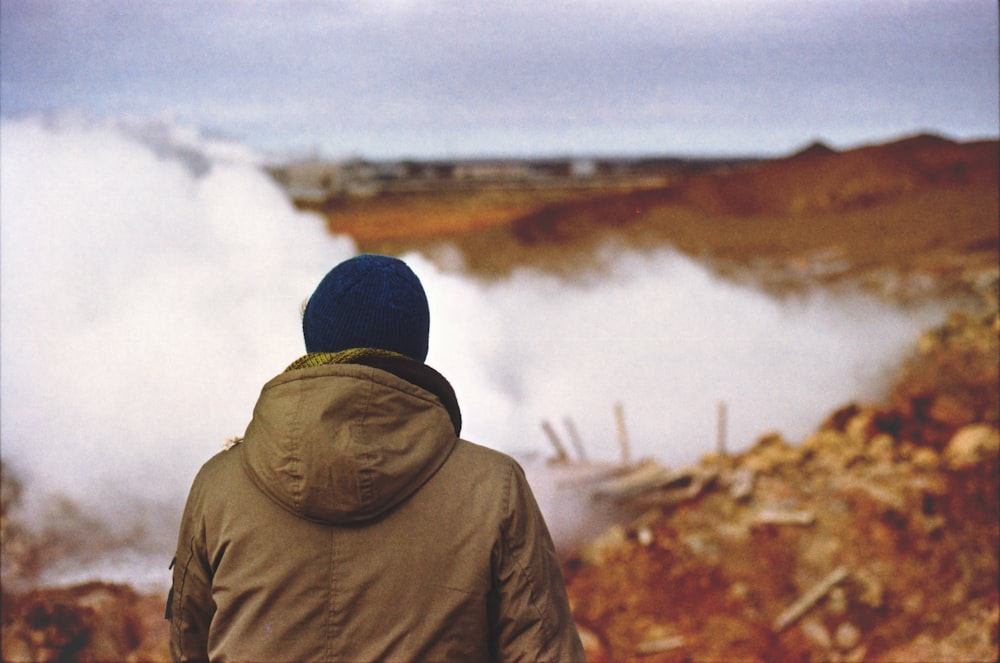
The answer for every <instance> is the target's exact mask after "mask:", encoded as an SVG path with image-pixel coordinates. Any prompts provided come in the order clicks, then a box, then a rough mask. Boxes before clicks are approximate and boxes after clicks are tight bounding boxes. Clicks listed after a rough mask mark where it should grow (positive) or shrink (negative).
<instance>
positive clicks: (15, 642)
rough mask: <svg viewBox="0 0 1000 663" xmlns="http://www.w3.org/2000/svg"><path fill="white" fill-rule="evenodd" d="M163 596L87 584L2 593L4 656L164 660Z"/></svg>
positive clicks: (37, 660)
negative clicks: (17, 592)
mask: <svg viewBox="0 0 1000 663" xmlns="http://www.w3.org/2000/svg"><path fill="white" fill-rule="evenodd" d="M164 605H165V604H164V601H163V597H158V596H157V597H150V596H141V595H140V594H138V593H136V592H135V591H134V590H133V589H131V588H129V587H125V586H122V585H109V584H104V583H88V584H86V585H79V586H76V587H69V588H65V589H43V590H35V591H31V592H28V593H26V594H21V595H11V594H7V593H6V592H5V593H4V595H3V644H2V653H3V660H4V661H10V662H13V661H32V662H35V663H40V662H43V661H116V662H118V661H121V662H122V663H124V662H126V661H166V660H170V657H169V654H168V651H167V637H168V629H167V622H166V621H165V620H164V619H163V611H164Z"/></svg>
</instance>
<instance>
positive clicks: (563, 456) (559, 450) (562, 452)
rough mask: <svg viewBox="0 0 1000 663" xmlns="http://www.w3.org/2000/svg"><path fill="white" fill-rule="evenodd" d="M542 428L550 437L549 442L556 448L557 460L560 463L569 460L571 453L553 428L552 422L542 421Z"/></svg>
mask: <svg viewBox="0 0 1000 663" xmlns="http://www.w3.org/2000/svg"><path fill="white" fill-rule="evenodd" d="M542 430H543V431H545V435H546V436H547V437H548V438H549V442H551V443H552V446H553V447H555V449H556V461H557V462H560V463H565V462H566V461H567V460H569V455H568V454H567V453H566V447H565V446H564V445H563V443H562V440H560V439H559V436H558V435H556V431H555V429H553V428H552V424H550V423H549V422H547V421H543V422H542Z"/></svg>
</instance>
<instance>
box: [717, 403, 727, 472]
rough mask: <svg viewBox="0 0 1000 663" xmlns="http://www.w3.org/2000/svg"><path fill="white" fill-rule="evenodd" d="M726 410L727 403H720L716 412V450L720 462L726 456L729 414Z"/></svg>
mask: <svg viewBox="0 0 1000 663" xmlns="http://www.w3.org/2000/svg"><path fill="white" fill-rule="evenodd" d="M726 410H727V407H726V402H725V401H719V407H718V411H717V412H716V435H715V450H716V452H717V453H718V454H719V459H720V460H721V459H722V458H725V456H726V419H727V414H728V413H727V411H726Z"/></svg>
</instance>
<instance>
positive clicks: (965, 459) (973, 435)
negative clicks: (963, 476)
mask: <svg viewBox="0 0 1000 663" xmlns="http://www.w3.org/2000/svg"><path fill="white" fill-rule="evenodd" d="M998 452H1000V431H998V430H997V429H996V428H994V427H993V426H991V425H989V424H973V425H971V426H965V427H964V428H962V429H960V430H959V431H958V432H957V433H955V435H954V436H953V437H952V438H951V441H950V442H948V446H947V447H945V450H944V462H945V465H946V466H947V467H949V468H951V469H953V470H968V469H972V468H973V467H975V466H977V465H979V464H980V463H982V462H983V461H984V460H986V459H988V458H996V456H997V453H998Z"/></svg>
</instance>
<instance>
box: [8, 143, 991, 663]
mask: <svg viewBox="0 0 1000 663" xmlns="http://www.w3.org/2000/svg"><path fill="white" fill-rule="evenodd" d="M997 165H998V150H997V141H983V142H976V143H967V144H959V143H954V142H951V141H947V140H945V139H942V138H938V137H933V136H916V137H912V138H908V139H904V140H901V141H896V142H893V143H890V144H887V145H881V146H868V147H863V148H859V149H856V150H849V151H846V152H833V151H832V150H829V149H828V148H825V147H823V146H820V145H816V146H813V147H811V148H809V149H807V150H805V151H803V152H801V153H799V154H796V155H792V156H791V157H788V158H787V159H780V160H775V161H770V162H765V163H761V164H758V165H755V166H753V167H751V168H747V169H740V170H733V171H728V172H714V173H699V174H693V175H690V176H683V177H678V178H674V179H672V180H671V181H670V182H668V183H666V184H665V185H662V186H657V187H651V188H635V189H631V190H605V191H601V192H595V191H587V192H585V193H581V192H575V193H574V192H568V191H563V192H553V191H549V192H546V193H545V194H544V196H543V197H542V198H541V199H539V198H537V197H534V198H533V197H532V195H530V194H529V193H526V192H525V191H511V192H506V193H504V192H496V191H493V192H490V193H489V195H488V196H487V197H476V196H475V194H470V193H464V194H461V195H462V196H464V197H465V198H464V200H465V203H466V204H465V205H464V207H463V208H462V209H463V210H464V212H463V214H464V215H465V216H466V217H467V218H465V220H464V221H463V220H462V218H461V217H462V215H461V214H459V215H456V212H455V207H454V206H453V205H452V203H454V202H455V197H454V196H456V195H457V194H455V193H433V192H430V193H425V194H413V195H409V196H400V195H393V196H389V197H383V198H378V197H376V198H375V199H365V200H355V199H351V200H340V201H332V202H330V201H328V203H327V204H326V205H325V207H324V209H325V210H326V211H327V212H328V217H327V218H328V223H329V226H330V227H331V229H333V230H337V231H343V230H346V229H349V228H351V227H352V226H353V227H354V228H355V229H356V232H355V233H354V235H355V237H356V239H357V241H358V244H359V248H360V249H361V250H369V251H382V252H388V253H402V252H405V251H410V250H420V251H424V252H426V253H427V254H428V255H429V256H430V257H431V258H434V259H437V260H439V261H440V262H441V264H442V265H444V266H447V267H449V268H452V269H459V268H460V267H459V266H457V265H455V264H454V262H453V261H452V259H451V258H449V257H448V256H452V255H453V254H452V253H448V252H445V251H443V250H442V247H443V246H445V244H446V243H447V244H448V245H449V246H451V247H455V248H456V249H457V251H458V252H459V254H460V255H461V256H462V257H463V260H464V265H465V266H464V268H465V269H466V270H467V271H469V272H470V273H472V274H474V275H476V276H478V277H481V278H493V277H495V276H497V275H501V274H504V273H507V272H509V271H510V270H511V269H513V268H515V267H517V266H521V265H530V266H533V267H536V268H540V269H548V270H552V271H557V272H559V273H563V274H565V275H567V276H568V277H572V275H573V274H575V273H577V272H579V271H580V270H583V269H597V270H599V269H600V268H601V266H602V261H604V260H608V259H613V253H612V254H611V256H612V257H611V258H608V255H609V254H608V253H607V252H601V251H600V248H601V247H602V246H604V245H605V243H606V242H607V241H609V240H611V241H614V242H617V243H618V244H617V245H618V246H620V247H622V248H630V247H631V248H647V247H658V246H664V245H670V246H673V247H675V248H676V249H678V250H680V251H683V252H685V253H688V254H689V255H693V256H696V257H698V258H699V259H701V260H703V261H705V262H706V263H707V264H710V265H712V266H713V267H714V268H715V269H717V270H718V271H719V272H720V273H721V274H725V275H729V276H732V277H734V278H749V279H755V280H757V281H758V282H760V283H762V284H764V285H765V286H767V287H770V288H774V289H777V290H783V289H787V288H796V287H802V286H803V285H809V284H821V285H824V286H830V287H835V286H837V285H839V284H851V285H860V286H861V287H865V288H869V289H872V290H876V291H878V292H879V293H881V294H882V295H884V296H886V297H887V298H889V299H894V300H899V299H904V300H918V301H920V300H926V299H931V298H934V299H938V300H940V299H944V300H945V301H947V302H949V303H951V304H953V306H954V308H955V310H956V313H955V315H953V316H952V318H951V319H950V320H949V322H948V323H947V324H945V325H944V326H942V327H941V328H938V329H932V330H928V331H927V332H926V333H925V334H924V336H923V337H922V339H921V341H920V343H919V344H918V347H916V348H914V350H913V353H912V355H911V359H910V360H909V361H908V362H907V363H906V364H905V365H904V366H900V367H899V371H898V377H897V380H896V385H895V387H894V388H893V390H892V392H891V393H890V394H888V395H887V396H886V398H885V399H884V402H878V403H857V404H844V403H831V404H830V411H831V414H830V416H829V418H828V420H827V421H825V422H817V431H816V433H815V434H814V435H812V436H810V437H809V438H808V439H806V440H784V439H781V438H779V437H777V436H773V435H771V436H764V437H763V438H762V439H761V440H760V441H759V442H758V443H757V445H756V446H754V447H753V448H752V449H750V450H749V451H747V452H746V453H743V454H740V455H737V456H725V457H706V458H705V459H704V460H703V462H702V464H701V466H700V467H699V468H695V469H696V470H697V471H698V472H700V473H701V476H704V477H706V479H705V482H704V486H703V487H701V486H699V488H700V489H699V490H698V491H696V492H694V491H692V492H691V493H690V494H689V495H687V496H686V497H684V498H683V499H680V500H678V499H675V498H673V497H671V496H672V495H674V494H675V492H676V486H662V487H657V488H655V489H654V490H651V491H649V492H646V493H644V494H643V495H641V496H639V497H636V498H633V499H631V500H629V501H628V502H627V503H626V504H625V505H624V508H625V510H626V511H628V512H630V513H632V514H633V516H634V517H630V518H627V519H623V520H622V522H621V523H620V524H619V525H616V526H614V527H612V528H610V529H609V530H608V531H607V532H606V533H605V534H604V535H602V536H601V537H599V538H598V539H596V540H595V541H593V542H592V543H589V544H587V545H585V546H583V547H582V548H581V549H580V550H578V551H565V553H566V554H565V559H566V563H565V574H566V578H567V584H568V590H569V593H570V597H571V601H572V603H573V608H574V615H575V617H576V619H577V622H578V624H579V625H580V628H581V632H582V634H583V637H584V640H585V644H586V646H587V649H588V654H589V656H590V659H591V660H592V661H626V660H642V661H735V660H742V661H855V660H857V661H860V660H865V661H962V660H965V661H993V660H996V659H997V654H998V644H997V630H998V621H1000V599H998V590H997V586H998V545H1000V525H998V522H1000V497H998V492H997V489H998V485H1000V476H998V472H1000V470H998V464H1000V463H998V453H1000V433H998V431H997V428H998V425H1000V421H998V420H1000V414H998V413H1000V394H998V388H997V384H998V381H1000V376H998V366H1000V356H998V355H1000V353H998V337H1000V318H998V315H997V274H998V259H1000V248H998V236H1000V233H998V214H1000V212H998V195H997V192H998V175H997ZM485 195H486V194H484V196H485ZM470 201H471V202H470ZM533 201H534V202H533ZM448 210H451V211H450V212H448ZM443 214H450V216H449V217H448V219H447V223H442V215H443ZM389 219H391V220H393V222H389V221H387V220H389ZM450 250H451V249H449V251H450ZM4 483H5V499H4V504H3V506H4V512H3V519H2V520H3V522H2V525H3V544H4V555H5V557H7V556H8V555H11V554H13V552H12V551H17V550H27V551H30V550H31V549H32V546H31V542H27V543H25V541H24V540H23V538H18V536H12V535H17V534H18V533H19V532H22V534H21V536H24V535H23V530H22V529H21V528H19V527H18V523H16V522H11V521H10V519H9V517H8V515H9V512H8V506H9V501H8V496H9V495H10V492H9V491H7V488H8V487H9V486H10V485H11V482H10V481H9V477H6V476H5V482H4ZM6 562H8V560H5V563H6ZM824 580H826V581H827V583H826V586H821V587H820V589H822V590H823V591H822V592H818V593H819V596H817V597H815V600H814V601H813V602H811V603H810V604H809V605H808V606H807V607H806V608H805V609H804V610H803V612H802V613H801V614H799V615H795V616H793V617H788V618H787V619H785V618H783V614H785V611H787V610H788V608H789V607H790V606H792V605H793V604H794V603H795V601H796V599H799V598H801V597H802V596H803V595H808V593H809V591H810V590H811V589H814V588H816V587H817V583H822V582H823V581H824ZM162 615H163V597H162V596H142V595H139V594H138V593H136V592H135V591H134V590H132V589H130V588H128V587H121V586H115V585H103V584H88V585H83V586H78V587H71V588H59V589H38V590H34V591H25V592H19V593H17V594H11V593H8V592H7V588H6V587H5V588H4V593H3V643H2V653H3V660H5V661H16V660H35V661H46V660H104V661H111V660H115V661H119V660H121V661H124V660H132V661H138V660H166V659H167V658H168V656H167V650H166V638H167V629H166V622H165V621H164V620H163V619H162Z"/></svg>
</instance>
